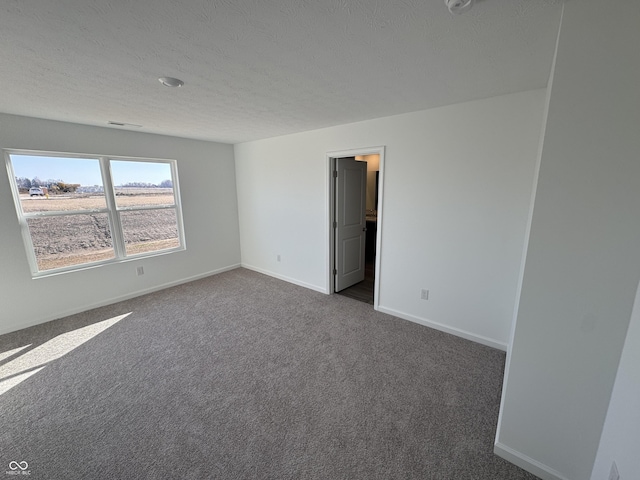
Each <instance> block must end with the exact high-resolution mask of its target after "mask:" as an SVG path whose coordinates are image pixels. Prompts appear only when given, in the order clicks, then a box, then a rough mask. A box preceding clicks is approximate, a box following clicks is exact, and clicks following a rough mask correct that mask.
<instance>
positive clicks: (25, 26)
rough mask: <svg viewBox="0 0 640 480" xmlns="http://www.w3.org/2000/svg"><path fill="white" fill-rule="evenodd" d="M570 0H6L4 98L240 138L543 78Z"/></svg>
mask: <svg viewBox="0 0 640 480" xmlns="http://www.w3.org/2000/svg"><path fill="white" fill-rule="evenodd" d="M561 4H562V0H477V2H476V4H475V6H474V7H473V8H472V9H471V10H470V11H469V12H467V13H465V14H462V15H458V16H454V15H451V14H450V13H449V12H448V10H447V8H446V7H445V5H444V1H443V0H270V1H261V0H136V1H131V2H130V1H122V0H57V1H51V2H43V1H42V0H3V1H2V4H1V5H0V111H1V112H5V113H13V114H19V115H27V116H32V117H40V118H49V119H56V120H65V121H69V122H75V123H83V124H89V125H102V126H105V125H106V124H107V122H108V121H110V120H112V121H118V122H125V123H132V124H139V125H142V128H139V129H136V130H137V131H146V132H153V133H162V134H167V135H175V136H181V137H190V138H199V139H205V140H215V141H221V142H229V143H237V142H242V141H247V140H254V139H259V138H267V137H273V136H277V135H283V134H287V133H293V132H299V131H305V130H312V129H316V128H321V127H326V126H331V125H339V124H344V123H350V122H354V121H359V120H365V119H371V118H377V117H383V116H388V115H393V114H399V113H405V112H410V111H416V110H423V109H427V108H431V107H437V106H442V105H449V104H453V103H458V102H463V101H468V100H474V99H480V98H487V97H492V96H496V95H502V94H506V93H513V92H519V91H524V90H530V89H535V88H543V87H545V86H546V84H547V80H548V77H549V71H550V68H551V62H552V58H553V51H554V46H555V41H556V35H557V31H558V27H559V22H560V13H561ZM160 76H173V77H178V78H181V79H182V80H184V82H185V86H184V87H182V88H177V89H170V88H167V87H164V86H162V85H161V84H160V83H159V82H158V80H157V79H158V77H160ZM112 128H116V127H112Z"/></svg>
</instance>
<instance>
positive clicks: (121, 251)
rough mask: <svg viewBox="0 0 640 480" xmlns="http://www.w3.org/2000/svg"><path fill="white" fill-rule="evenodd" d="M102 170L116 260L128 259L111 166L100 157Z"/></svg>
mask: <svg viewBox="0 0 640 480" xmlns="http://www.w3.org/2000/svg"><path fill="white" fill-rule="evenodd" d="M100 170H101V172H102V184H103V185H104V194H105V198H106V200H107V208H108V209H109V225H110V227H111V238H112V240H113V248H114V250H115V252H116V258H124V257H126V250H125V244H124V233H123V232H122V222H121V221H120V214H119V212H118V207H117V205H116V195H115V189H114V188H113V179H112V178H111V164H110V162H109V159H108V158H106V157H100Z"/></svg>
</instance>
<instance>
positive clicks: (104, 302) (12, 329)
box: [0, 263, 240, 335]
mask: <svg viewBox="0 0 640 480" xmlns="http://www.w3.org/2000/svg"><path fill="white" fill-rule="evenodd" d="M236 268H240V264H239V263H237V264H234V265H229V266H228V267H222V268H218V269H216V270H211V271H209V272H205V273H200V274H198V275H193V276H191V277H187V278H181V279H180V280H175V281H173V282H167V283H163V284H162V285H156V286H155V287H150V288H145V289H142V290H137V291H135V292H132V293H127V294H126V295H120V296H117V297H112V298H109V299H106V300H101V301H99V302H96V303H91V304H88V305H82V306H81V307H76V308H71V309H69V310H64V311H61V312H57V313H54V314H52V315H48V316H45V317H42V318H37V319H31V320H30V321H28V322H25V323H21V324H20V325H8V326H4V325H3V327H1V328H0V335H3V334H5V333H11V332H15V331H17V330H22V329H23V328H29V327H33V326H34V325H40V324H41V323H46V322H50V321H52V320H57V319H59V318H64V317H68V316H69V315H75V314H76V313H82V312H86V311H87V310H93V309H94V308H99V307H104V306H105V305H111V304H113V303H118V302H123V301H124V300H129V299H130V298H134V297H140V296H142V295H146V294H147V293H153V292H157V291H159V290H164V289H165V288H169V287H175V286H176V285H181V284H183V283H189V282H193V281H195V280H200V279H201V278H205V277H210V276H212V275H217V274H219V273H223V272H228V271H229V270H235V269H236Z"/></svg>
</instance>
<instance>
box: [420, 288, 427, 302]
mask: <svg viewBox="0 0 640 480" xmlns="http://www.w3.org/2000/svg"><path fill="white" fill-rule="evenodd" d="M420 298H421V299H422V300H429V290H425V289H424V288H423V289H422V290H421V291H420Z"/></svg>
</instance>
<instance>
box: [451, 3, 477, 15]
mask: <svg viewBox="0 0 640 480" xmlns="http://www.w3.org/2000/svg"><path fill="white" fill-rule="evenodd" d="M473 1H474V0H444V3H445V4H446V5H447V8H448V9H449V11H450V12H451V13H455V14H458V13H463V12H466V11H467V10H469V9H470V8H471V7H472V6H473Z"/></svg>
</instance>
